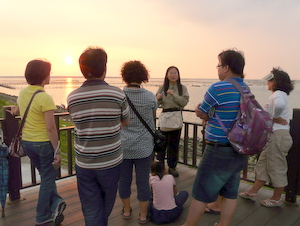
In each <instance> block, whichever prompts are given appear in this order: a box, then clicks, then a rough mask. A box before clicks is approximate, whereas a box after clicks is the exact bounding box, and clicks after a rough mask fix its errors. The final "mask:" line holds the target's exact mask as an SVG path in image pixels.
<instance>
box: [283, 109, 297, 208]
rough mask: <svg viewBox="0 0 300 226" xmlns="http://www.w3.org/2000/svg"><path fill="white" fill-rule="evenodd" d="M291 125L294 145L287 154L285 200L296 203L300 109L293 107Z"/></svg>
mask: <svg viewBox="0 0 300 226" xmlns="http://www.w3.org/2000/svg"><path fill="white" fill-rule="evenodd" d="M290 125H291V129H290V131H291V136H292V138H293V146H292V148H291V149H290V151H289V154H288V156H287V162H288V172H287V176H288V186H287V187H286V189H285V190H286V196H285V201H287V202H290V203H296V201H297V194H298V191H299V185H300V164H299V162H300V109H293V118H292V121H291V124H290Z"/></svg>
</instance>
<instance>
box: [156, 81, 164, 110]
mask: <svg viewBox="0 0 300 226" xmlns="http://www.w3.org/2000/svg"><path fill="white" fill-rule="evenodd" d="M163 94H164V88H163V86H160V87H159V89H158V90H157V92H156V100H157V103H158V106H160V105H161V104H162V101H163Z"/></svg>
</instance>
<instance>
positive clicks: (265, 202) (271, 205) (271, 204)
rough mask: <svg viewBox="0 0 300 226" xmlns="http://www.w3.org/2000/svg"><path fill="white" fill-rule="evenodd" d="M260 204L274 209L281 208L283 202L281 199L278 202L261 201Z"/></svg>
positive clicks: (270, 200)
mask: <svg viewBox="0 0 300 226" xmlns="http://www.w3.org/2000/svg"><path fill="white" fill-rule="evenodd" d="M260 204H262V205H263V206H266V207H276V206H281V205H282V204H283V201H282V200H281V199H279V200H273V199H266V200H263V201H261V202H260Z"/></svg>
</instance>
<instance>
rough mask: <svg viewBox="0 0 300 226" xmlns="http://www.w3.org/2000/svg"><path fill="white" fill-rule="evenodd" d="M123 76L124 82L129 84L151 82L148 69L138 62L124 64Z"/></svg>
mask: <svg viewBox="0 0 300 226" xmlns="http://www.w3.org/2000/svg"><path fill="white" fill-rule="evenodd" d="M121 75H122V79H123V81H124V82H126V83H127V84H129V83H132V82H136V83H142V82H145V83H146V82H148V80H149V73H148V70H147V68H146V67H145V65H144V64H142V62H140V61H137V60H134V61H128V62H126V63H124V64H123V66H122V69H121Z"/></svg>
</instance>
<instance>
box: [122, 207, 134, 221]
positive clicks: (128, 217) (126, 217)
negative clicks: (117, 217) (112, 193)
mask: <svg viewBox="0 0 300 226" xmlns="http://www.w3.org/2000/svg"><path fill="white" fill-rule="evenodd" d="M131 212H132V209H131V207H130V214H129V215H128V216H126V215H124V206H123V209H122V216H123V219H125V220H129V219H131Z"/></svg>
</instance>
